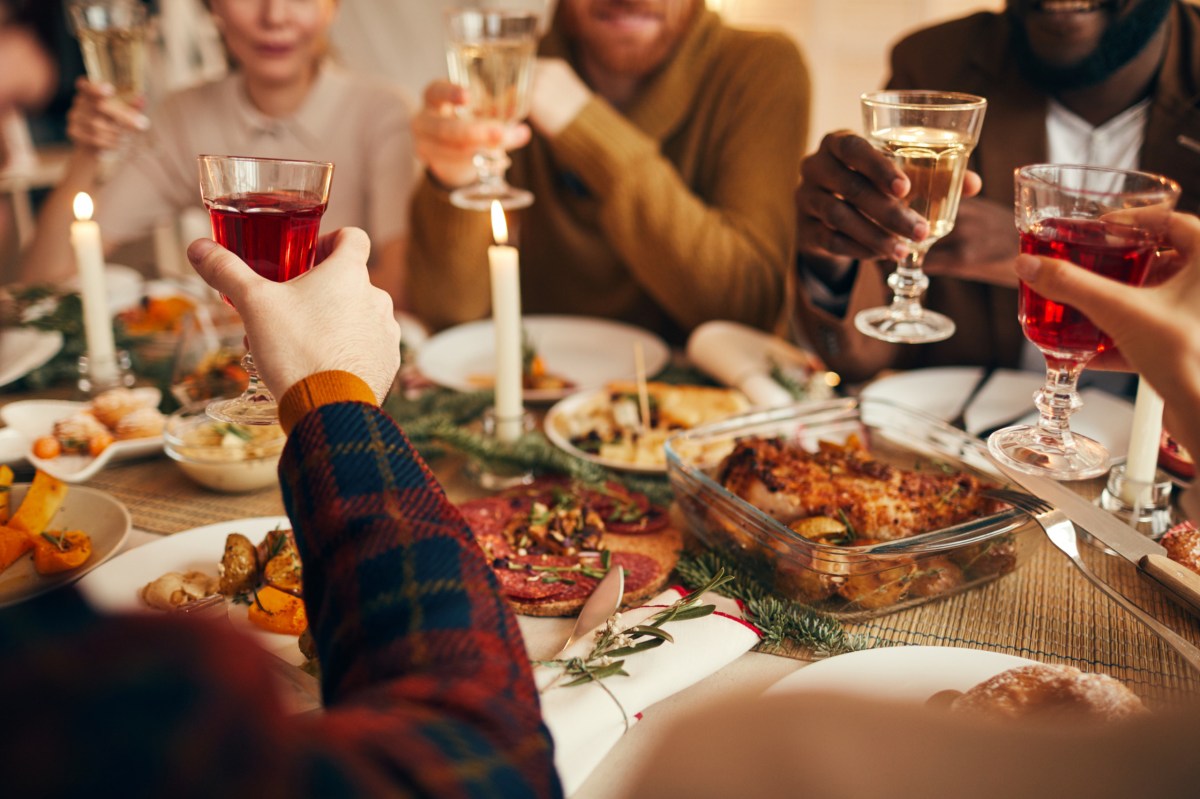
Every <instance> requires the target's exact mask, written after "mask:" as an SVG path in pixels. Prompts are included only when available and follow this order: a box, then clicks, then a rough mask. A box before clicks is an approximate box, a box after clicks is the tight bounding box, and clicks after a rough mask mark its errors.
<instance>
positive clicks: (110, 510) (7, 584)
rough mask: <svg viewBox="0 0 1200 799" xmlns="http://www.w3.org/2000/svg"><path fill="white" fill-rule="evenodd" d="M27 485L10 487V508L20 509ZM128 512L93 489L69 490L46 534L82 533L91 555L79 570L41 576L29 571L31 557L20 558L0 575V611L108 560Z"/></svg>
mask: <svg viewBox="0 0 1200 799" xmlns="http://www.w3.org/2000/svg"><path fill="white" fill-rule="evenodd" d="M28 490H29V484H28V483H17V484H15V485H14V486H13V487H12V507H13V508H14V509H15V508H18V507H20V504H21V501H22V500H23V499H24V498H25V492H26V491H28ZM130 526H131V523H130V519H129V511H128V510H126V509H125V506H124V505H122V504H121V503H120V502H119V501H118V500H117V499H115V498H114V497H112V496H110V495H109V494H106V493H104V492H103V491H97V490H96V489H94V488H78V487H76V488H72V489H71V490H70V491H68V492H67V496H66V498H65V499H64V500H63V504H62V507H60V508H59V509H58V513H56V514H55V515H54V518H53V519H52V520H51V521H50V527H49V529H50V530H52V531H53V530H82V531H83V532H85V533H87V534H88V536H89V537H90V538H91V539H92V555H91V557H90V558H88V559H87V562H85V563H84V564H83V565H82V566H80V567H79V568H77V569H71V570H70V571H65V572H60V573H58V574H50V575H46V576H44V577H43V576H42V575H40V574H38V573H37V571H36V570H35V569H34V568H33V556H32V555H29V554H25V555H22V556H21V557H20V558H19V559H18V560H17V562H16V563H14V564H13V565H11V566H9V567H8V568H7V569H5V570H4V571H3V572H0V607H4V606H6V605H13V604H16V603H17V602H23V601H24V600H26V599H31V598H32V597H35V596H38V595H39V594H44V593H46V592H47V591H50V590H53V589H55V588H58V587H59V586H63V585H67V584H68V583H72V582H75V581H76V580H78V579H79V578H80V577H82V576H83V575H85V574H87V573H88V572H90V571H92V570H93V569H95V568H97V567H98V566H100V565H101V564H102V563H104V561H105V560H107V559H108V558H109V557H111V556H112V554H113V553H114V552H116V551H117V549H118V548H119V547H120V546H121V544H122V543H124V541H125V537H126V536H127V535H129V528H130Z"/></svg>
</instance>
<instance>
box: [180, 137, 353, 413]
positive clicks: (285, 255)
mask: <svg viewBox="0 0 1200 799" xmlns="http://www.w3.org/2000/svg"><path fill="white" fill-rule="evenodd" d="M197 160H198V161H199V165H200V195H201V197H202V198H203V200H204V206H205V207H206V208H208V213H209V216H210V218H211V219H212V230H213V239H215V240H216V242H217V243H218V244H220V245H222V246H223V247H225V248H226V249H228V250H230V251H231V252H233V253H234V254H235V255H237V256H238V257H239V258H241V259H242V260H243V261H245V262H246V264H247V265H248V266H249V267H250V268H251V269H253V270H254V271H255V272H257V273H258V274H260V275H262V276H263V277H265V278H267V279H268V280H274V281H275V282H277V283H282V282H283V281H285V280H291V279H292V278H294V277H297V276H299V275H302V274H304V273H305V272H307V271H308V270H309V269H311V268H312V267H313V262H314V261H315V259H316V255H317V249H316V245H317V234H318V233H319V232H320V227H321V215H322V214H324V213H325V207H326V206H327V205H328V204H329V186H330V183H331V182H332V180H333V164H330V163H326V162H321V161H287V160H282V159H276V158H246V157H238V156H227V155H201V156H199V157H198V158H197ZM225 300H226V302H228V301H229V300H228V298H225ZM231 304H232V303H231ZM242 366H243V367H244V368H245V370H246V374H247V375H248V376H249V380H250V383H249V386H248V387H247V388H246V391H245V392H244V393H243V394H242V395H241V396H239V397H234V398H233V399H226V400H216V401H214V402H213V403H211V404H210V405H209V406H208V415H209V416H211V417H213V418H214V419H218V420H220V421H223V422H232V423H234V424H277V423H278V421H279V408H278V406H277V405H276V403H275V397H274V396H272V395H271V392H270V391H268V390H267V387H266V386H264V385H263V384H262V382H261V381H260V380H259V377H258V370H257V369H256V368H255V367H254V357H253V356H252V355H251V354H250V353H249V352H247V353H246V355H245V357H243V358H242Z"/></svg>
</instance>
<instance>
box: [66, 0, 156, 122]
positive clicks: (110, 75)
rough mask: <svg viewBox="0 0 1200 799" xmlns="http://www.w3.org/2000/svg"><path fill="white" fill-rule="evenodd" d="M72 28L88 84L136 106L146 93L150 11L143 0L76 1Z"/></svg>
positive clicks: (70, 8)
mask: <svg viewBox="0 0 1200 799" xmlns="http://www.w3.org/2000/svg"><path fill="white" fill-rule="evenodd" d="M69 12H70V18H71V27H72V29H73V30H74V32H75V35H76V36H77V37H79V47H80V49H81V50H82V51H83V64H84V67H85V68H86V69H87V74H88V80H90V81H91V82H92V83H95V84H97V85H103V84H109V85H111V86H112V87H113V89H114V91H115V92H116V96H117V98H118V99H119V100H121V101H122V102H124V103H125V104H126V105H130V106H132V105H134V104H135V103H136V102H137V101H138V100H139V99H141V97H142V96H143V95H144V94H145V93H146V7H145V5H143V4H142V3H141V2H139V0H75V1H74V2H72V3H71V5H70V6H69Z"/></svg>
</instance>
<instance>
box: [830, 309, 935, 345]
mask: <svg viewBox="0 0 1200 799" xmlns="http://www.w3.org/2000/svg"><path fill="white" fill-rule="evenodd" d="M854 326H855V327H856V328H858V332H860V333H862V334H863V335H865V336H870V337H871V338H877V339H879V340H880V341H890V342H892V343H893V344H929V343H931V342H934V341H944V340H945V339H948V338H950V337H951V336H953V335H954V322H952V321H950V317H948V316H943V315H942V314H940V313H936V312H934V311H929V310H926V309H924V308H922V309H921V311H920V313H918V314H915V315H902V314H898V313H896V312H895V311H893V310H892V308H890V307H888V306H882V307H879V308H868V309H867V310H865V311H859V312H858V314H856V315H855V317H854Z"/></svg>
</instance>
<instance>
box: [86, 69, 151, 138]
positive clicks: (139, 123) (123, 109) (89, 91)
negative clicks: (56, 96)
mask: <svg viewBox="0 0 1200 799" xmlns="http://www.w3.org/2000/svg"><path fill="white" fill-rule="evenodd" d="M75 90H76V93H75V101H74V102H73V103H72V108H74V107H76V106H79V107H80V110H81V111H86V112H88V113H89V114H99V115H102V116H104V117H106V118H108V119H109V120H111V121H112V122H114V123H116V124H118V125H120V126H122V127H125V128H127V129H129V130H147V129H149V127H150V119H149V117H147V116H146V115H145V114H143V113H142V112H141V110H140V108H141V106H142V105H144V103H145V98H137V99H135V101H134V105H132V106H131V105H129V104H128V103H126V102H124V101H123V100H120V99H118V98H117V91H116V89H115V88H113V85H112V84H111V83H93V82H92V81H90V80H88V79H87V78H80V79H79V80H77V81H75Z"/></svg>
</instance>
